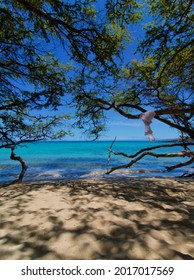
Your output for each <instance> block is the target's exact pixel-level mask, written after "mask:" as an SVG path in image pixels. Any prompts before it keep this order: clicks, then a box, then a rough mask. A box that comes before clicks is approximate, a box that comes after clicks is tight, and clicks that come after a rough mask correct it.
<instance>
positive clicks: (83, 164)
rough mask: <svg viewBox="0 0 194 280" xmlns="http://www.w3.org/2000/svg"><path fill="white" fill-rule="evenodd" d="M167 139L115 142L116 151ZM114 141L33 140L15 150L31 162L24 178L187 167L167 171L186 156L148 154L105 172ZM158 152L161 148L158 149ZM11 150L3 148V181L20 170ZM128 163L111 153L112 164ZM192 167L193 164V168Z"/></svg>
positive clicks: (0, 162) (160, 171)
mask: <svg viewBox="0 0 194 280" xmlns="http://www.w3.org/2000/svg"><path fill="white" fill-rule="evenodd" d="M159 144H165V142H159V141H157V142H148V141H116V142H115V143H114V146H113V149H114V151H116V152H124V153H127V154H133V153H135V152H137V151H138V150H139V149H142V148H145V147H150V146H153V145H159ZM110 145H111V141H95V142H91V141H56V142H55V141H53V142H51V141H50V142H38V143H31V144H28V145H27V146H25V147H19V148H17V149H16V151H15V152H16V155H20V156H21V157H22V158H23V159H24V160H25V162H26V163H27V165H28V167H29V168H28V170H27V173H26V176H25V180H45V179H68V178H90V177H102V176H109V177H110V176H121V175H122V176H146V177H150V176H180V175H182V174H183V173H184V172H185V171H186V170H188V167H183V168H179V169H177V170H174V171H173V172H170V173H168V172H166V169H165V166H169V165H174V164H177V163H178V162H181V161H183V160H187V158H186V159H183V158H155V157H150V156H146V157H144V158H143V159H141V160H140V161H139V162H137V163H136V164H135V165H134V166H132V167H131V168H130V169H127V170H118V171H116V172H115V173H113V174H111V175H105V174H104V173H105V171H106V170H107V164H108V150H107V149H108V148H109V147H110ZM181 150H182V148H181V147H173V148H170V149H169V148H168V149H167V148H163V149H161V150H160V152H178V151H181ZM158 152H159V150H158ZM9 157H10V150H9V149H1V150H0V181H11V180H15V179H16V178H17V176H18V174H19V172H20V164H19V162H17V161H13V160H10V158H9ZM127 162H129V159H126V158H123V157H121V156H114V155H111V159H110V163H109V167H113V166H116V165H121V164H125V163H127ZM190 168H191V167H190Z"/></svg>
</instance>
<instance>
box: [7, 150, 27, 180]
mask: <svg viewBox="0 0 194 280" xmlns="http://www.w3.org/2000/svg"><path fill="white" fill-rule="evenodd" d="M10 159H12V160H17V161H19V162H20V164H21V167H22V169H21V172H20V175H19V177H18V179H17V180H16V181H14V183H16V182H22V180H23V177H24V175H25V173H26V170H27V168H28V166H27V165H26V163H25V161H24V160H23V159H22V158H21V157H20V156H16V154H15V151H14V148H13V147H12V148H11V155H10Z"/></svg>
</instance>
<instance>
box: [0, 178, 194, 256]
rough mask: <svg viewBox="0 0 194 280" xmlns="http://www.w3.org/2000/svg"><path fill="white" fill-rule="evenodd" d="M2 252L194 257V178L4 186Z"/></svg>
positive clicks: (0, 231) (1, 195)
mask: <svg viewBox="0 0 194 280" xmlns="http://www.w3.org/2000/svg"><path fill="white" fill-rule="evenodd" d="M0 259H19V260H20V259H134V260H135V259H149V260H150V259H194V181H192V180H186V179H185V180H183V179H155V178H150V179H145V178H117V179H111V178H109V179H87V180H82V179H80V180H70V181H48V182H31V183H23V184H20V185H12V186H9V187H3V186H2V185H1V187H0Z"/></svg>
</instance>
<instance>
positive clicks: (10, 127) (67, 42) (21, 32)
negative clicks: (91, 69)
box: [0, 0, 123, 181]
mask: <svg viewBox="0 0 194 280" xmlns="http://www.w3.org/2000/svg"><path fill="white" fill-rule="evenodd" d="M93 2H95V1H90V0H85V1H81V0H80V1H77V0H76V1H62V0H57V1H53V0H44V1H43V0H28V1H27V0H8V1H5V2H1V7H0V12H1V18H0V21H1V30H0V46H1V60H0V68H1V76H0V85H1V91H0V104H1V105H0V143H1V144H0V148H10V149H11V159H13V160H19V161H20V163H21V165H22V162H23V159H21V158H19V157H17V156H16V155H15V153H14V149H15V148H16V147H17V146H18V145H21V144H22V143H26V142H31V141H37V140H44V139H56V138H59V137H63V136H64V135H65V134H67V133H68V131H67V130H66V129H64V122H66V121H67V120H69V119H70V116H69V115H68V114H64V115H62V116H60V115H59V114H58V112H57V109H58V108H59V106H61V105H63V106H64V105H65V103H66V104H68V102H69V101H68V100H70V97H69V95H70V93H72V91H73V88H72V85H73V83H72V79H73V76H74V74H73V71H74V69H75V67H77V69H78V68H79V67H80V66H79V65H91V66H92V65H98V67H101V68H103V69H106V70H107V71H110V69H113V68H115V65H116V63H115V61H114V57H116V56H118V55H119V52H120V49H121V48H122V47H123V46H122V38H121V37H120V38H119V37H118V36H117V35H115V33H113V32H112V31H111V30H110V28H109V27H107V25H106V24H105V21H104V20H103V19H101V20H99V19H97V18H96V15H97V13H96V11H95V7H94V5H93ZM60 45H62V47H63V50H64V54H65V53H66V55H67V56H68V59H66V60H67V63H65V64H62V63H61V62H60V61H59V59H58V58H57V57H56V53H57V52H56V50H55V48H57V47H58V46H60ZM60 49H62V48H60ZM65 51H66V52H65ZM73 61H74V64H73ZM49 111H50V112H49ZM62 123H63V126H62ZM57 126H59V127H61V128H60V129H59V130H56V127H57ZM53 127H54V129H53ZM26 168H27V167H26V166H25V165H22V171H21V174H20V175H21V176H19V181H21V180H22V179H23V175H24V174H25V170H26Z"/></svg>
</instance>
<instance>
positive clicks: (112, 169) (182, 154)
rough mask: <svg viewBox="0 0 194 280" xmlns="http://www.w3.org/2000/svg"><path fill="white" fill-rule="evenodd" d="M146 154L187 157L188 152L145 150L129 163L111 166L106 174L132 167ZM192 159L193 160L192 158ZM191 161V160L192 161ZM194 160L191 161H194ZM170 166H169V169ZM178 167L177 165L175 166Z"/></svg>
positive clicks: (157, 156)
mask: <svg viewBox="0 0 194 280" xmlns="http://www.w3.org/2000/svg"><path fill="white" fill-rule="evenodd" d="M145 156H152V157H156V158H160V157H166V158H167V157H169V158H171V157H185V156H186V154H185V152H184V151H182V152H180V153H164V154H156V153H152V152H144V153H142V154H141V155H140V156H138V157H137V158H135V159H133V160H131V161H130V162H129V163H127V164H123V165H119V166H116V167H113V168H111V169H110V170H109V171H107V172H106V173H105V174H110V173H112V172H113V171H115V170H118V169H123V168H129V167H131V166H132V165H133V164H134V163H136V162H137V161H139V160H140V159H142V158H143V157H145ZM190 161H191V160H190ZM190 161H189V162H190ZM192 162H193V161H191V163H192ZM188 164H189V163H187V164H185V165H188ZM169 168H170V167H168V168H167V170H168V171H170V170H169ZM175 168H176V167H175Z"/></svg>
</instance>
